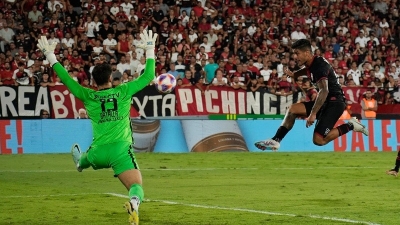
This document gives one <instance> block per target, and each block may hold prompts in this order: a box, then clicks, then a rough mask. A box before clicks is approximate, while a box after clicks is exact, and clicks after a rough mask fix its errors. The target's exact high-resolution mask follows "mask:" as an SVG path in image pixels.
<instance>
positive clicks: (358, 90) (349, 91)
mask: <svg viewBox="0 0 400 225" xmlns="http://www.w3.org/2000/svg"><path fill="white" fill-rule="evenodd" d="M342 89H343V92H344V95H345V96H346V100H347V101H351V102H353V103H360V102H361V100H362V99H363V94H364V93H365V92H366V91H367V90H371V88H366V87H343V88H342ZM372 89H373V88H372Z"/></svg>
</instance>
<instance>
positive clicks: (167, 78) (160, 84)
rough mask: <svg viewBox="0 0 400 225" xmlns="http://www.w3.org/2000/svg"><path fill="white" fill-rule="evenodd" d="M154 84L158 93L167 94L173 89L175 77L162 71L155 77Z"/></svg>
mask: <svg viewBox="0 0 400 225" xmlns="http://www.w3.org/2000/svg"><path fill="white" fill-rule="evenodd" d="M155 86H156V88H157V90H158V91H159V92H160V93H163V94H168V93H171V92H172V91H173V90H174V88H175V86H176V79H175V77H174V75H172V74H169V73H163V74H161V75H160V76H158V77H157V79H156V82H155Z"/></svg>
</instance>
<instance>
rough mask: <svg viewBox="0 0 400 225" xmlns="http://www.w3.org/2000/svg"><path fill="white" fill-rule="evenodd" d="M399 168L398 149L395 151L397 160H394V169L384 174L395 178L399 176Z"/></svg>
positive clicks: (399, 156) (399, 155) (399, 152)
mask: <svg viewBox="0 0 400 225" xmlns="http://www.w3.org/2000/svg"><path fill="white" fill-rule="evenodd" d="M399 168H400V149H399V150H398V151H397V158H396V163H395V165H394V168H393V169H391V170H388V171H386V174H387V175H393V176H395V177H397V176H398V174H399Z"/></svg>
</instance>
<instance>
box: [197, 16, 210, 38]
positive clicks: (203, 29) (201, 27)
mask: <svg viewBox="0 0 400 225" xmlns="http://www.w3.org/2000/svg"><path fill="white" fill-rule="evenodd" d="M210 29H211V24H210V23H208V22H207V19H206V18H204V17H203V19H202V20H201V22H200V23H199V25H198V30H199V32H202V33H203V34H204V33H208V31H209V30H210Z"/></svg>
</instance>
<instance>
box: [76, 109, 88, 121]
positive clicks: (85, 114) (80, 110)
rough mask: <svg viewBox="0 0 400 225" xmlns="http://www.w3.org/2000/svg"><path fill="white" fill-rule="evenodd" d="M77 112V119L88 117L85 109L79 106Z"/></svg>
mask: <svg viewBox="0 0 400 225" xmlns="http://www.w3.org/2000/svg"><path fill="white" fill-rule="evenodd" d="M78 113H79V116H78V117H77V119H88V115H87V112H86V109H83V108H81V109H79V110H78Z"/></svg>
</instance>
